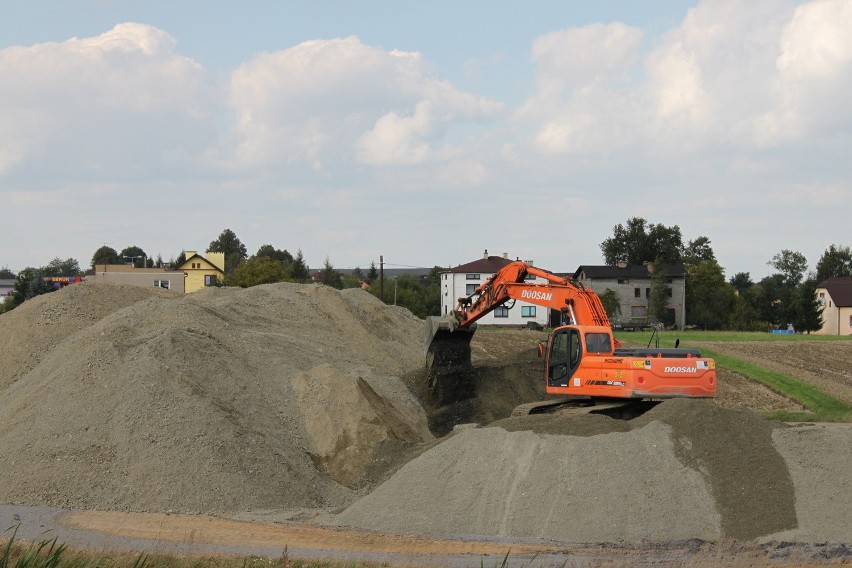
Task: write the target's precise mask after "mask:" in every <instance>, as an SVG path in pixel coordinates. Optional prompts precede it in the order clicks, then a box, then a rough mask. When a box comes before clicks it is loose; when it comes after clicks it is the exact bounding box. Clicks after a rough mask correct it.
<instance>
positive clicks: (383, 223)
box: [0, 0, 852, 278]
mask: <svg viewBox="0 0 852 568" xmlns="http://www.w3.org/2000/svg"><path fill="white" fill-rule="evenodd" d="M0 11H2V14H3V17H2V18H0V85H2V86H3V87H2V88H0V203H2V205H0V238H2V242H3V246H2V249H0V266H8V267H10V268H12V269H13V270H18V269H20V268H23V267H24V266H29V265H33V266H39V265H42V264H45V263H47V262H48V261H49V260H50V259H52V258H53V257H61V258H67V257H74V258H77V259H78V260H79V261H80V263H81V265H87V264H88V263H89V260H90V259H91V255H92V253H93V252H94V251H95V250H96V249H97V248H98V247H99V246H101V245H102V244H104V243H107V244H109V245H110V246H113V247H114V248H116V249H119V250H120V249H121V248H124V247H125V246H130V245H138V246H141V247H142V248H143V249H144V250H146V252H148V253H149V254H151V255H153V256H156V255H158V254H160V255H162V256H163V258H164V259H168V258H170V257H173V256H175V255H176V254H177V253H179V252H180V251H181V250H182V249H190V250H191V249H198V250H203V249H204V248H205V247H206V246H207V244H208V243H209V242H210V241H211V240H213V239H214V238H216V236H218V234H219V233H220V232H221V230H222V229H224V228H226V227H228V228H231V229H232V230H234V231H235V232H236V233H237V235H238V236H239V237H240V238H241V240H242V241H243V242H244V243H245V244H246V246H247V247H248V249H249V251H250V252H254V251H255V250H257V248H258V247H260V246H261V245H263V244H267V243H268V244H272V245H273V246H275V247H277V248H286V249H288V250H290V251H291V252H295V251H296V250H297V249H301V250H302V251H303V253H304V255H305V257H306V259H307V260H308V262H309V263H310V264H311V265H312V266H319V265H321V264H322V263H323V261H324V260H325V258H326V257H328V258H329V259H330V261H331V262H332V264H334V265H335V266H340V267H354V266H361V267H366V266H368V265H369V263H370V262H371V261H378V258H379V255H384V257H385V261H386V262H388V263H390V264H395V265H411V266H432V265H435V264H440V265H455V264H460V263H464V262H467V261H469V260H472V259H474V258H476V257H478V256H479V255H480V254H481V253H482V250H483V249H488V250H489V251H490V252H491V253H492V254H500V253H502V252H507V253H508V254H509V255H510V256H511V257H513V258H514V257H520V258H523V259H531V260H534V261H535V262H536V263H537V264H538V265H540V266H542V267H544V268H548V269H551V270H555V271H571V270H574V269H575V268H576V267H577V266H578V265H580V264H598V263H601V260H602V259H601V254H600V249H599V244H600V243H601V241H603V239H605V238H606V237H608V236H610V235H611V234H612V227H613V226H614V225H615V224H617V223H623V222H625V221H626V220H627V219H628V218H629V217H632V216H641V217H645V218H646V219H648V221H649V222H653V223H663V224H666V225H675V224H676V225H678V226H680V227H681V229H682V232H683V235H684V238H685V240H689V239H693V238H696V237H698V236H707V237H709V238H710V239H711V243H712V246H713V247H714V250H715V251H716V254H717V257H718V259H719V261H720V263H721V265H722V266H723V267H724V268H725V269H726V273H727V275H728V276H732V275H733V274H734V273H736V272H740V271H745V272H750V273H751V274H752V276H753V277H755V278H759V277H762V276H763V275H765V274H768V273H769V272H771V269H770V268H769V267H767V266H766V262H767V261H768V260H769V259H770V258H772V256H773V255H774V254H776V253H777V252H779V251H780V250H781V249H792V250H798V251H800V252H802V253H804V254H805V255H806V257H807V258H808V261H809V263H810V267H811V268H813V267H814V265H815V263H816V261H817V260H818V258H819V256H820V254H822V252H823V251H824V250H825V249H826V248H827V247H828V246H829V245H830V244H840V245H849V244H852V236H850V235H852V234H850V231H849V229H848V226H849V219H848V217H849V215H848V211H850V210H852V165H850V164H852V160H849V158H848V156H849V154H850V150H852V147H850V142H852V136H850V134H852V102H850V101H852V97H849V96H848V93H849V92H850V91H851V90H852V37H850V34H848V30H849V29H852V1H850V0H814V1H807V2H795V1H782V0H752V1H748V2H746V1H743V0H741V1H729V0H714V1H712V2H697V1H691V2H687V1H678V0H669V1H657V2H635V1H630V2H629V1H618V2H530V3H509V2H485V1H476V2H429V3H426V2H371V1H365V2H251V3H241V4H237V3H231V2H201V1H198V2H164V1H149V2H112V1H107V0H102V1H77V2H72V1H68V2H51V3H34V2H9V1H2V0H0ZM24 235H26V237H25V238H24V237H23V236H24Z"/></svg>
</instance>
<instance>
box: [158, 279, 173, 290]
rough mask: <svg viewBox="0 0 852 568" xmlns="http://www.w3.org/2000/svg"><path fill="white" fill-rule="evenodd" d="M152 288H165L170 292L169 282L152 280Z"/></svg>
mask: <svg viewBox="0 0 852 568" xmlns="http://www.w3.org/2000/svg"><path fill="white" fill-rule="evenodd" d="M154 288H165V289H166V290H170V289H171V282H170V281H169V280H154Z"/></svg>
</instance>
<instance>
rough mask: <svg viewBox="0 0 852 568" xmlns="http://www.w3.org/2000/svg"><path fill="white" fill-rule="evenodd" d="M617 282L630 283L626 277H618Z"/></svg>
mask: <svg viewBox="0 0 852 568" xmlns="http://www.w3.org/2000/svg"><path fill="white" fill-rule="evenodd" d="M618 283H619V284H630V280H628V279H627V278H619V279H618Z"/></svg>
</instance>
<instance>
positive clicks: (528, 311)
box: [521, 306, 535, 318]
mask: <svg viewBox="0 0 852 568" xmlns="http://www.w3.org/2000/svg"><path fill="white" fill-rule="evenodd" d="M521 317H522V318H534V317H535V306H521Z"/></svg>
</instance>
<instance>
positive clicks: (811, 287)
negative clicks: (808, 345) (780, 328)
mask: <svg viewBox="0 0 852 568" xmlns="http://www.w3.org/2000/svg"><path fill="white" fill-rule="evenodd" d="M817 285H818V282H817V281H816V280H814V279H809V280H805V281H804V282H802V283H801V284H800V285H799V286H798V287H797V288H796V290H795V291H794V292H793V297H792V300H791V311H790V313H791V316H790V323H792V324H793V327H794V328H795V329H796V331H801V332H807V333H810V332H812V331H819V330H820V329H821V328H822V310H823V306H821V305H820V303H819V300H818V298H817V295H816V288H817Z"/></svg>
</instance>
